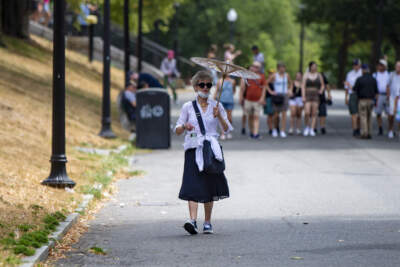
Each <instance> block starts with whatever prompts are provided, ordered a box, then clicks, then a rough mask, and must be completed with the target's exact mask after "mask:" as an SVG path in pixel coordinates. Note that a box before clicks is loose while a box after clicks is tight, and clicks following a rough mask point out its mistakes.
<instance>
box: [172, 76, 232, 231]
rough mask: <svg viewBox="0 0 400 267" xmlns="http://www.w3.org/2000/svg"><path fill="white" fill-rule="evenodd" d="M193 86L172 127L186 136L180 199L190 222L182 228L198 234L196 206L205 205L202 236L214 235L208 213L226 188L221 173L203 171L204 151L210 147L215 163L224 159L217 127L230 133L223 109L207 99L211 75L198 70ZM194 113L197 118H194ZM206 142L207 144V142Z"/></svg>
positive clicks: (229, 125)
mask: <svg viewBox="0 0 400 267" xmlns="http://www.w3.org/2000/svg"><path fill="white" fill-rule="evenodd" d="M192 86H193V88H194V91H195V92H196V99H195V100H194V101H191V102H187V103H185V104H184V105H183V107H182V111H181V114H180V116H179V119H178V121H177V123H176V126H175V133H176V134H177V135H181V134H182V133H184V132H185V131H186V135H185V142H184V145H183V146H184V148H185V166H184V171H183V179H182V186H181V190H180V192H179V198H180V199H182V200H187V201H188V204H189V214H190V220H189V221H188V222H186V223H185V224H184V226H183V227H184V229H185V230H186V231H187V232H189V233H190V234H191V235H194V234H197V233H198V229H197V210H198V203H199V202H200V203H204V213H205V219H204V225H203V233H205V234H211V233H213V228H212V225H211V213H212V208H213V204H214V201H217V200H219V199H223V198H227V197H229V188H228V183H227V181H226V178H225V175H224V174H223V172H219V173H218V174H213V173H211V172H209V171H207V170H204V167H205V166H204V163H205V161H204V158H203V156H205V154H204V155H203V151H204V149H203V148H205V147H206V145H207V144H208V145H209V144H211V148H212V149H211V150H212V153H213V154H214V156H215V160H219V161H221V160H223V153H222V150H221V147H220V145H219V144H218V140H217V138H218V132H217V127H218V125H220V126H221V128H222V129H223V130H224V132H225V133H228V132H230V131H232V130H233V128H232V126H231V124H230V122H229V120H228V118H227V115H226V112H225V110H224V108H223V106H222V105H221V104H220V105H218V106H217V102H216V101H214V100H212V99H210V98H209V95H210V89H211V87H212V75H211V73H209V72H207V71H199V72H197V73H196V74H195V75H194V76H193V78H192ZM196 114H197V115H196ZM206 141H207V142H209V143H206Z"/></svg>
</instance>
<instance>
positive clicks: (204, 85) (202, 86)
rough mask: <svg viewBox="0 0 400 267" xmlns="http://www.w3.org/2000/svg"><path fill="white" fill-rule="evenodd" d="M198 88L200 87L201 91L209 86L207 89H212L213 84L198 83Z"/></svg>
mask: <svg viewBox="0 0 400 267" xmlns="http://www.w3.org/2000/svg"><path fill="white" fill-rule="evenodd" d="M197 86H198V87H200V88H201V89H203V88H204V87H206V86H207V88H208V89H210V88H211V87H212V86H213V84H212V83H198V84H197Z"/></svg>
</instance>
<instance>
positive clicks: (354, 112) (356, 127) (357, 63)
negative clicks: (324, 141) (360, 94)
mask: <svg viewBox="0 0 400 267" xmlns="http://www.w3.org/2000/svg"><path fill="white" fill-rule="evenodd" d="M361 76H362V71H361V60H359V59H355V60H353V69H352V70H351V71H349V72H348V73H347V76H346V81H345V82H344V85H345V88H346V96H345V103H346V105H347V106H348V107H349V112H350V115H351V125H352V128H353V136H359V135H360V119H359V117H358V99H357V94H355V93H354V92H353V87H354V85H355V83H356V80H357V79H358V78H359V77H361Z"/></svg>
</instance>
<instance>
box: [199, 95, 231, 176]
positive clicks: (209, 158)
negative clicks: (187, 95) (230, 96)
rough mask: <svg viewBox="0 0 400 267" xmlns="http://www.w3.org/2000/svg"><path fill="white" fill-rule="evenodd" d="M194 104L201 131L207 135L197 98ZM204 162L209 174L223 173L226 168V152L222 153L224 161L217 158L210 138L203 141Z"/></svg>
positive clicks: (204, 169) (204, 170)
mask: <svg viewBox="0 0 400 267" xmlns="http://www.w3.org/2000/svg"><path fill="white" fill-rule="evenodd" d="M192 105H193V108H194V111H195V112H196V117H197V121H198V123H199V126H200V132H201V134H202V135H203V136H206V129H205V128H204V123H203V118H202V117H201V113H200V110H199V107H198V106H197V103H196V100H194V101H193V102H192ZM221 151H222V147H221ZM203 162H204V167H203V172H205V173H207V174H222V173H223V172H224V170H225V159H224V154H223V153H222V161H219V160H217V159H216V158H215V155H214V152H213V150H212V148H211V142H210V141H208V140H204V142H203Z"/></svg>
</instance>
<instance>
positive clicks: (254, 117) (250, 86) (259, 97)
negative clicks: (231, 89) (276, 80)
mask: <svg viewBox="0 0 400 267" xmlns="http://www.w3.org/2000/svg"><path fill="white" fill-rule="evenodd" d="M260 69H261V64H260V62H257V61H255V62H253V64H252V65H251V67H250V70H251V71H253V72H255V73H257V74H258V75H259V77H260V78H259V79H249V80H247V83H246V82H245V81H244V79H242V81H241V84H240V95H239V101H240V104H241V105H242V106H243V111H244V113H245V114H246V116H247V117H248V121H249V129H250V138H252V139H260V138H261V136H260V134H259V130H260V115H261V110H262V107H263V106H264V105H265V91H266V84H267V81H266V79H265V75H264V74H263V73H261V72H260Z"/></svg>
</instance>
